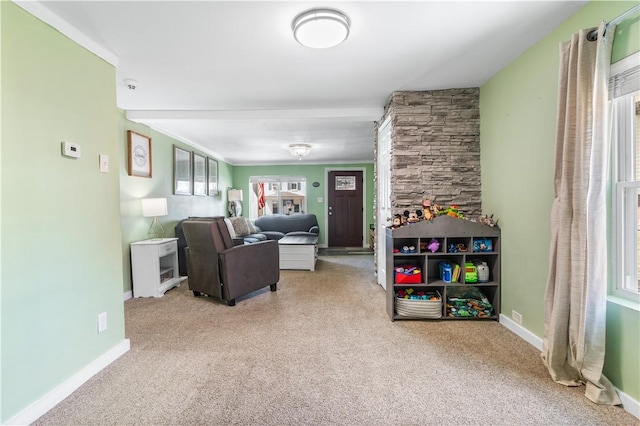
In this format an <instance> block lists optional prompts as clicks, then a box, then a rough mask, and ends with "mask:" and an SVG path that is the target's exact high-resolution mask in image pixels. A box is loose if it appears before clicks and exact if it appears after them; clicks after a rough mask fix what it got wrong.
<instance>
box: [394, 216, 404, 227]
mask: <svg viewBox="0 0 640 426" xmlns="http://www.w3.org/2000/svg"><path fill="white" fill-rule="evenodd" d="M402 225H404V218H403V217H402V215H401V214H400V213H396V214H395V215H393V221H392V222H391V227H392V228H399V227H401V226H402Z"/></svg>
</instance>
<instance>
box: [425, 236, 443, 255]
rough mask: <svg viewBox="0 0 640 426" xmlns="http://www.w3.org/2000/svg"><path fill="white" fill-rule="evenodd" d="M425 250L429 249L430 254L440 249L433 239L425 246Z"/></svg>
mask: <svg viewBox="0 0 640 426" xmlns="http://www.w3.org/2000/svg"><path fill="white" fill-rule="evenodd" d="M427 249H429V251H430V252H431V253H435V252H437V251H438V250H439V249H440V241H438V240H436V239H435V238H432V239H431V241H429V245H428V246H427Z"/></svg>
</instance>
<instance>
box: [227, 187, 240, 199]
mask: <svg viewBox="0 0 640 426" xmlns="http://www.w3.org/2000/svg"><path fill="white" fill-rule="evenodd" d="M227 195H228V197H229V201H242V189H230V190H229V192H228V193H227Z"/></svg>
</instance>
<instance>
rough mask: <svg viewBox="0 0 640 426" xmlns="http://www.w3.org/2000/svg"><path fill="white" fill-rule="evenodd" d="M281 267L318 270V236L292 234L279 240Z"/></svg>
mask: <svg viewBox="0 0 640 426" xmlns="http://www.w3.org/2000/svg"><path fill="white" fill-rule="evenodd" d="M278 247H279V249H280V269H308V270H309V271H315V270H316V260H317V259H318V237H317V236H311V235H291V236H289V235H288V236H285V237H283V238H281V239H279V240H278Z"/></svg>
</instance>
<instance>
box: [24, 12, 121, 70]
mask: <svg viewBox="0 0 640 426" xmlns="http://www.w3.org/2000/svg"><path fill="white" fill-rule="evenodd" d="M13 2H14V3H15V4H16V5H18V6H20V7H21V8H22V9H24V10H25V11H26V12H28V13H30V14H31V15H33V16H35V17H36V18H38V19H40V20H41V21H42V22H44V23H45V24H48V25H50V26H52V27H53V28H55V29H56V30H58V31H60V33H62V34H64V35H65V36H67V37H68V38H70V39H71V40H73V41H74V42H76V43H78V44H79V45H80V46H82V47H84V48H85V49H87V50H88V51H89V52H91V53H93V54H94V55H96V56H98V57H99V58H102V59H104V60H105V61H107V62H108V63H110V64H111V65H113V66H114V67H117V66H118V61H119V58H118V55H116V54H115V53H113V52H112V51H110V50H109V49H107V48H106V47H104V46H103V45H101V44H99V43H97V42H95V41H94V40H93V39H91V38H90V37H88V36H87V35H86V34H84V33H83V32H82V31H80V30H79V29H77V28H76V27H74V26H73V25H71V24H70V23H69V22H67V21H66V20H64V19H62V18H61V17H60V16H58V15H56V14H55V13H53V12H52V11H51V9H49V8H48V7H46V6H44V5H43V4H42V2H39V1H31V0H29V1H24V0H13Z"/></svg>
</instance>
